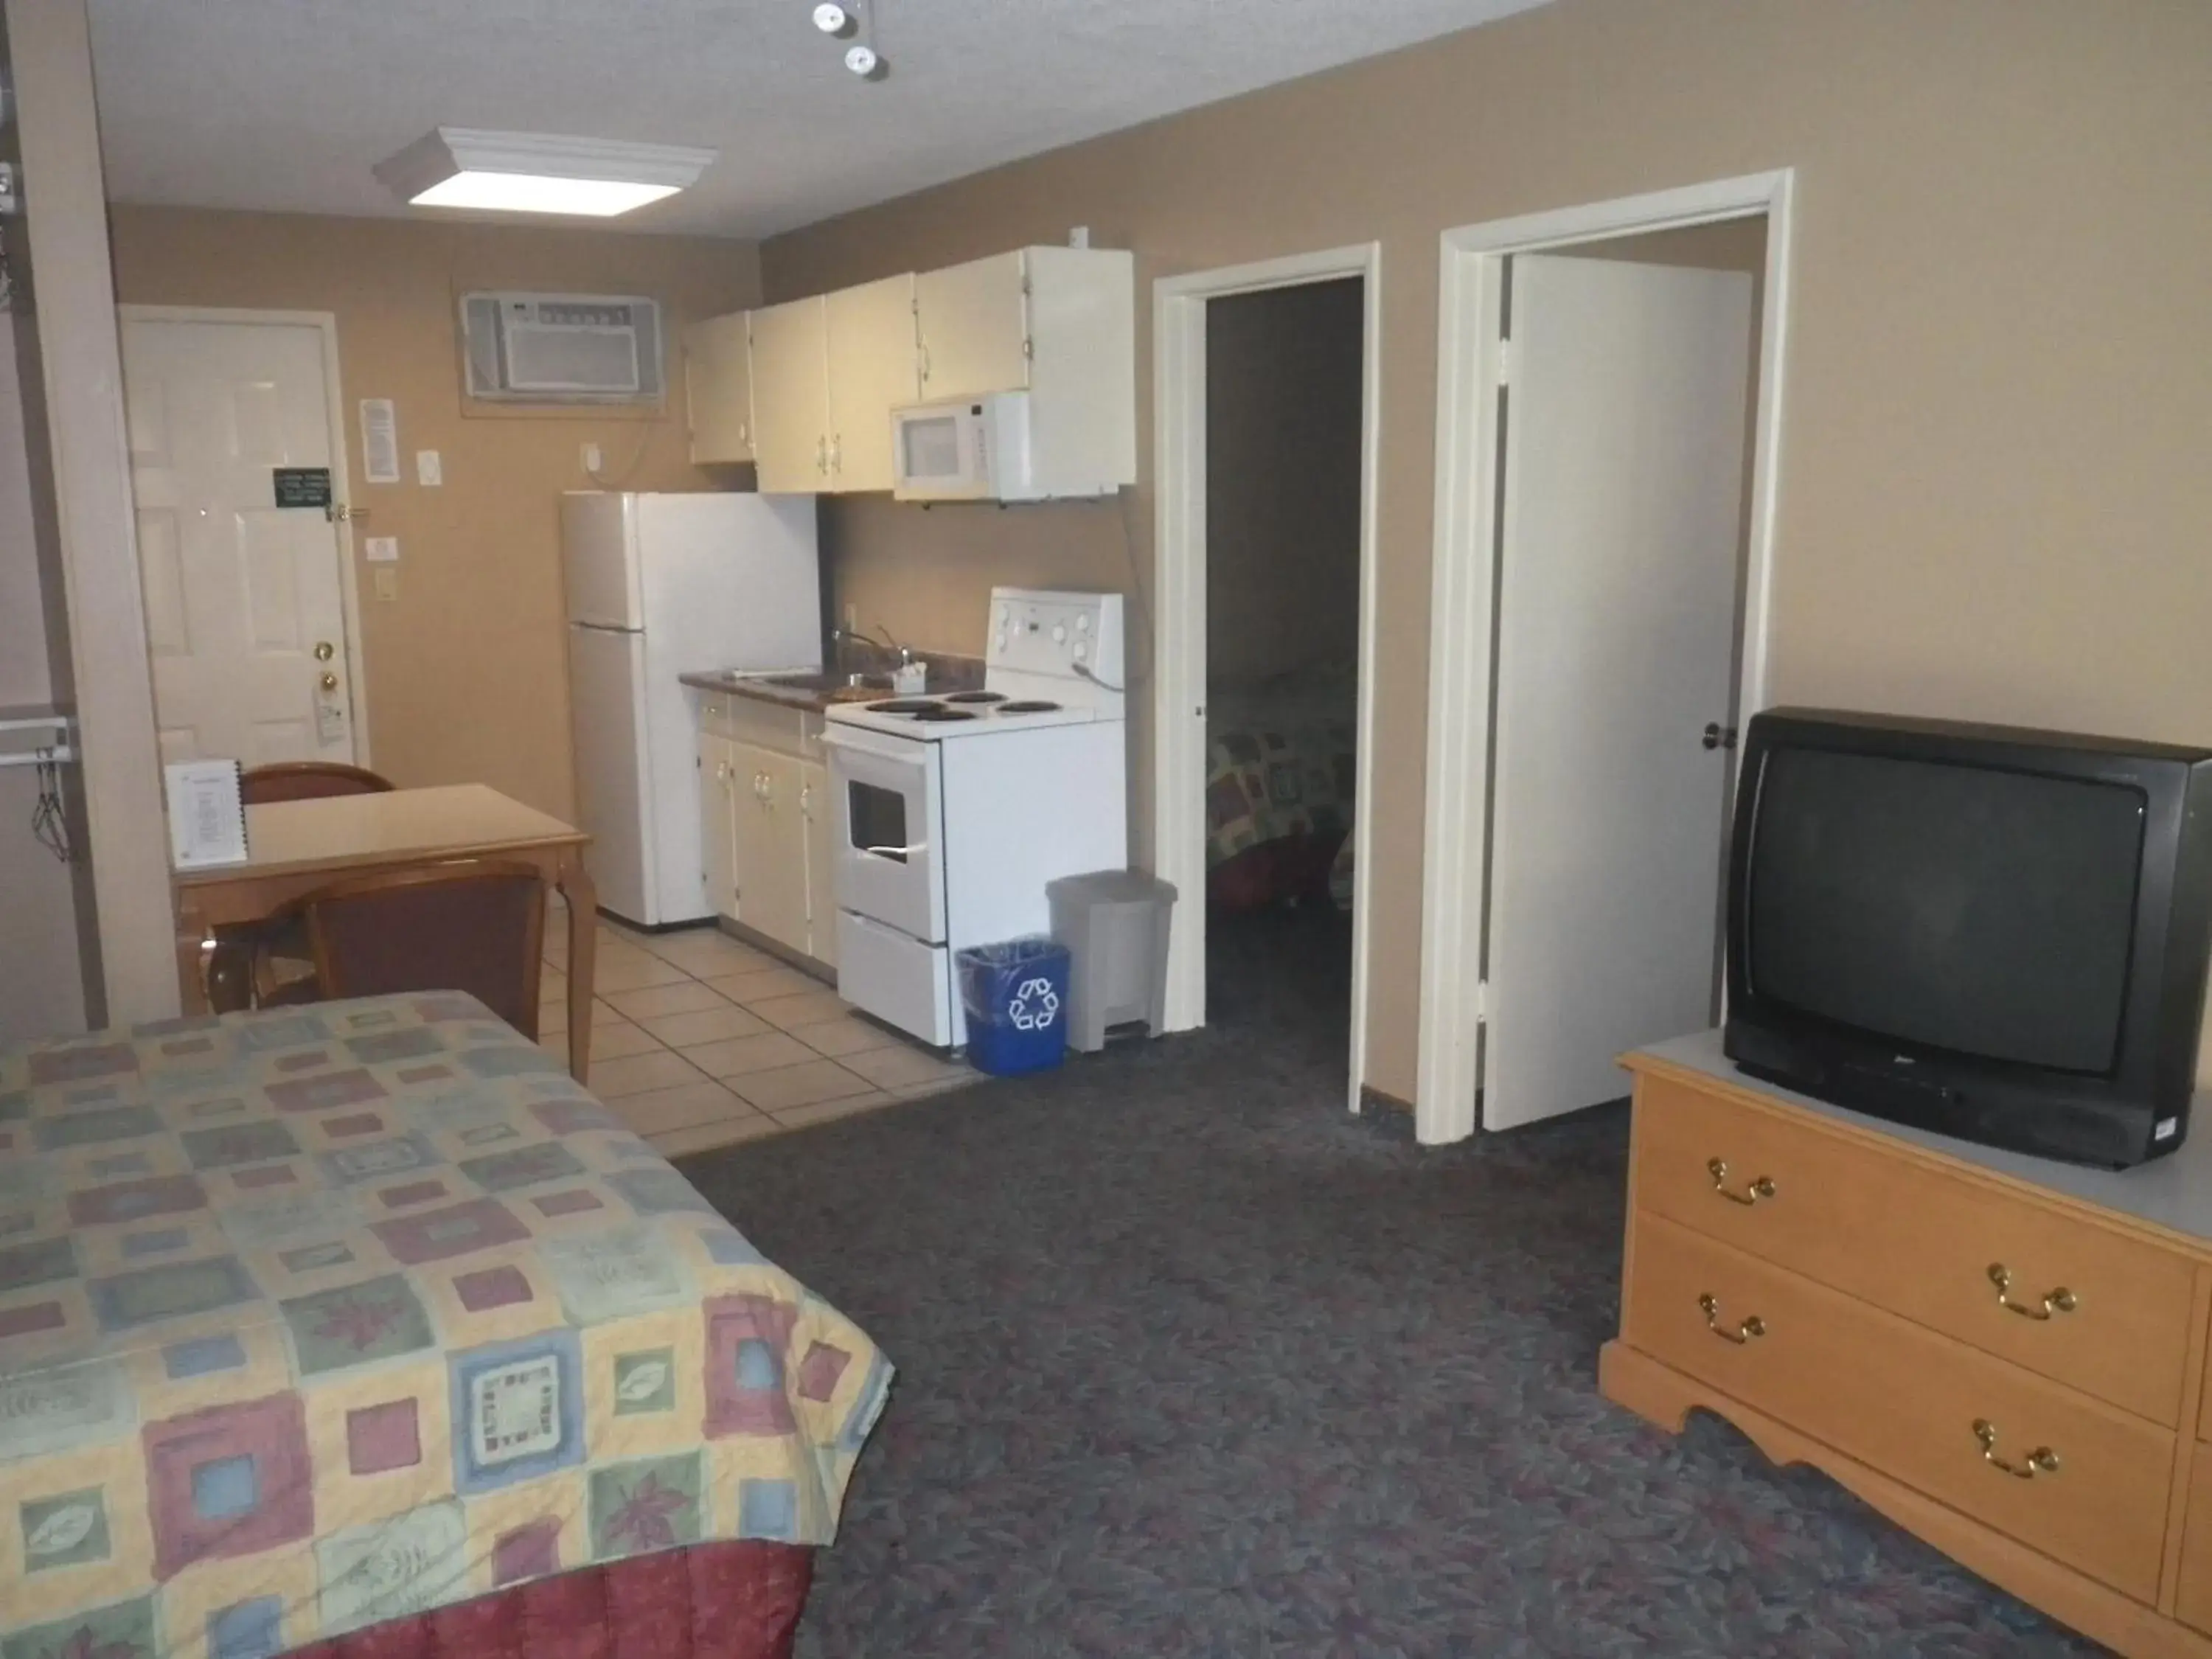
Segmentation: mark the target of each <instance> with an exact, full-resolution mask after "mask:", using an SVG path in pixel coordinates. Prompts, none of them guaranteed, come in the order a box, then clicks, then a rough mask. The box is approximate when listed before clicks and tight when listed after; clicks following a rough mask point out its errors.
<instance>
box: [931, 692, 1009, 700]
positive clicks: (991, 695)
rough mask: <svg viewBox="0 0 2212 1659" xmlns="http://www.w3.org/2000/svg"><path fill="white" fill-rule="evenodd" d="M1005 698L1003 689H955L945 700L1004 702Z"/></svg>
mask: <svg viewBox="0 0 2212 1659" xmlns="http://www.w3.org/2000/svg"><path fill="white" fill-rule="evenodd" d="M945 702H1006V693H1005V692H1003V691H955V692H954V693H952V695H951V696H948V697H947V698H945Z"/></svg>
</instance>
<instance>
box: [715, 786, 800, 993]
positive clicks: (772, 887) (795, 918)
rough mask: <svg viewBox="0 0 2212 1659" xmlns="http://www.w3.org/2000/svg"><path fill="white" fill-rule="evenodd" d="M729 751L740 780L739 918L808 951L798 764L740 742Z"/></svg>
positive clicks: (736, 822) (779, 941)
mask: <svg viewBox="0 0 2212 1659" xmlns="http://www.w3.org/2000/svg"><path fill="white" fill-rule="evenodd" d="M731 755H732V763H733V765H734V768H735V770H736V774H737V781H738V790H737V811H736V814H735V817H734V821H733V827H734V829H735V831H736V836H735V841H736V850H735V857H736V861H737V875H738V921H741V922H743V923H744V925H745V926H746V927H750V928H751V929H752V930H753V931H754V932H755V933H759V934H762V935H763V936H764V937H765V938H768V939H773V940H774V941H775V943H776V944H778V945H782V946H783V947H784V948H785V949H786V950H790V951H798V952H799V954H800V955H802V956H805V955H811V951H808V950H807V944H808V940H807V929H806V819H805V816H804V813H803V809H802V807H801V805H800V802H799V788H800V785H799V764H800V763H799V762H798V761H797V760H794V759H793V757H790V756H788V755H778V754H775V753H772V752H771V751H769V750H765V749H756V748H754V747H752V746H751V745H750V744H742V743H740V744H732V745H731Z"/></svg>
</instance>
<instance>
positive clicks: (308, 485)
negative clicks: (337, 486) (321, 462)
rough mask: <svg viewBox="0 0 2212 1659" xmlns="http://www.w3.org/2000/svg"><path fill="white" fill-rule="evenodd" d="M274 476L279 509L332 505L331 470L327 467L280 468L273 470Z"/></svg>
mask: <svg viewBox="0 0 2212 1659" xmlns="http://www.w3.org/2000/svg"><path fill="white" fill-rule="evenodd" d="M273 476H274V477H275V479H276V505H277V506H279V507H328V506H329V505H330V504H331V470H330V468H328V467H326V466H280V467H276V468H274V469H273Z"/></svg>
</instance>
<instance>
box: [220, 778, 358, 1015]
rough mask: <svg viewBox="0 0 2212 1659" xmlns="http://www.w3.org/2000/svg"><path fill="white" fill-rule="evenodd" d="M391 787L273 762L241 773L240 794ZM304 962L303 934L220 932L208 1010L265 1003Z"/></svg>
mask: <svg viewBox="0 0 2212 1659" xmlns="http://www.w3.org/2000/svg"><path fill="white" fill-rule="evenodd" d="M394 787H396V786H395V785H394V784H393V783H392V780H391V779H389V778H387V777H385V776H383V775H380V774H379V773H375V772H372V771H370V770H368V768H366V767H362V766H346V765H343V764H341V763H338V762H337V761H278V762H276V763H273V764H270V765H268V766H257V767H255V768H253V769H252V770H251V771H249V772H246V773H245V774H243V775H241V776H240V779H239V795H240V799H242V800H243V801H244V803H245V804H246V805H248V806H265V805H268V804H269V803H270V801H278V800H319V799H322V798H323V797H324V796H325V795H381V794H387V793H390V792H391V791H392V789H393V788H394ZM306 962H307V936H306V935H305V934H304V933H299V932H297V931H296V930H295V931H293V932H292V933H289V934H286V933H279V932H277V931H275V930H274V929H272V928H270V927H268V926H267V925H265V924H264V925H263V926H260V927H241V928H236V929H232V928H225V929H224V930H223V931H222V934H221V935H220V936H219V937H218V938H217V939H216V947H215V954H214V956H213V957H211V958H210V960H209V963H208V968H207V985H208V1006H210V1008H212V1009H214V1010H215V1012H217V1013H219V1014H226V1013H230V1012H234V1011H235V1010H238V1009H240V1008H251V1007H253V1006H256V1005H257V1004H259V1003H263V1002H266V1001H268V1000H270V998H272V997H273V996H275V994H276V993H277V992H278V991H279V990H281V989H282V988H283V986H284V984H285V983H286V982H287V981H289V980H290V979H294V978H296V977H298V976H299V974H300V972H301V971H303V970H304V964H305V963H306ZM279 963H283V964H285V966H283V967H279V966H278V965H277V964H279ZM293 964H300V965H301V966H300V967H297V968H295V967H294V966H293Z"/></svg>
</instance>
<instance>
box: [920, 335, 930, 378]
mask: <svg viewBox="0 0 2212 1659" xmlns="http://www.w3.org/2000/svg"><path fill="white" fill-rule="evenodd" d="M929 368H930V364H929V342H928V341H927V340H924V341H923V342H922V343H921V378H922V379H923V380H927V379H928V378H929Z"/></svg>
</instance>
